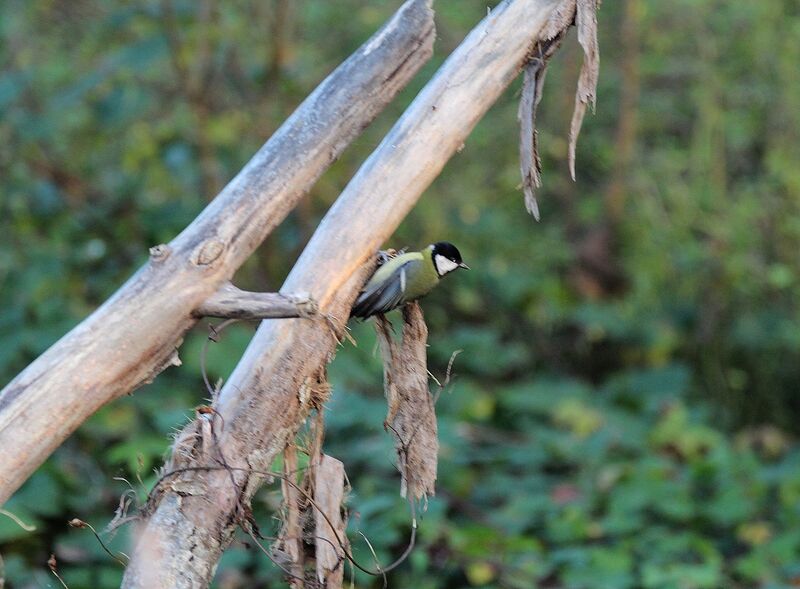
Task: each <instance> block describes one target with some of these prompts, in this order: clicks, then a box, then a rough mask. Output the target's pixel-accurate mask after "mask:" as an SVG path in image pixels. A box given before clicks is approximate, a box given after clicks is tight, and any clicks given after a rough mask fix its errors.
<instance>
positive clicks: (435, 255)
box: [350, 241, 469, 319]
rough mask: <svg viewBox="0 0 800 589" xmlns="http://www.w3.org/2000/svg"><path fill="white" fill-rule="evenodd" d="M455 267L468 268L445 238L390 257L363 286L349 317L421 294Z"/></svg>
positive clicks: (391, 306) (381, 310) (383, 310)
mask: <svg viewBox="0 0 800 589" xmlns="http://www.w3.org/2000/svg"><path fill="white" fill-rule="evenodd" d="M458 268H465V269H467V270H468V269H469V266H467V265H466V264H465V263H464V262H463V261H462V260H461V253H459V251H458V249H457V248H456V246H454V245H453V244H452V243H448V242H446V241H439V242H437V243H434V244H431V245H429V246H428V247H426V248H425V249H424V250H422V251H421V252H408V253H405V254H400V255H398V256H395V257H394V258H390V259H389V260H388V261H386V262H385V263H384V264H383V265H382V266H379V267H378V269H377V270H376V271H375V273H374V274H373V275H372V278H370V279H369V280H368V281H367V283H366V284H365V285H364V288H363V289H362V291H361V294H359V295H358V298H357V299H356V303H355V305H353V310H352V311H351V312H350V316H351V317H360V318H362V319H366V318H367V317H372V316H373V315H377V314H379V313H388V312H389V311H391V310H392V309H396V308H397V307H400V306H402V305H405V304H406V303H408V302H409V301H413V300H416V299H418V298H420V297H423V296H425V295H426V294H428V293H429V292H430V291H431V290H432V289H433V287H434V286H436V285H437V284H439V279H440V278H441V277H442V276H444V275H445V274H448V273H450V272H452V271H453V270H457V269H458Z"/></svg>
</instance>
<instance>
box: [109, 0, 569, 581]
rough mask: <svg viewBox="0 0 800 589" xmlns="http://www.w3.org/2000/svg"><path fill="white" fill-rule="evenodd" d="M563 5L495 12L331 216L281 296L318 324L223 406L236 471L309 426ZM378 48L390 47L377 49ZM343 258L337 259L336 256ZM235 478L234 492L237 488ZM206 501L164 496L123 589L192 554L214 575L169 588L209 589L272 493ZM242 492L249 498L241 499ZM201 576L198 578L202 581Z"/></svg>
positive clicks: (246, 489) (209, 481) (535, 2)
mask: <svg viewBox="0 0 800 589" xmlns="http://www.w3.org/2000/svg"><path fill="white" fill-rule="evenodd" d="M557 4H558V3H557V2H556V1H555V0H515V1H507V2H504V3H503V4H501V5H499V6H498V7H496V8H495V9H494V10H492V11H491V13H490V14H489V15H488V16H487V17H486V18H485V19H484V20H483V21H482V22H481V23H480V25H478V26H477V27H476V28H475V29H474V30H473V31H472V32H471V33H470V35H469V36H468V37H467V38H466V39H465V41H464V42H463V43H462V44H461V45H460V46H459V47H458V49H456V51H455V52H454V53H453V54H452V55H451V56H450V57H449V58H448V60H447V61H446V62H445V64H444V65H443V66H442V67H441V69H440V70H439V72H438V73H437V74H436V76H435V77H434V78H433V79H432V80H431V81H430V82H429V83H428V84H427V85H426V87H425V88H424V89H423V90H422V91H421V92H420V94H419V95H418V96H417V97H416V99H415V100H414V102H413V103H412V104H411V106H410V107H409V108H408V110H407V111H406V113H405V114H404V115H403V116H402V117H401V119H400V120H399V121H398V122H397V123H396V124H395V126H394V127H393V128H392V130H391V131H390V132H389V134H388V135H387V136H386V137H385V138H384V140H383V141H382V142H381V144H380V145H379V146H378V148H377V149H376V150H375V152H373V154H372V155H371V156H370V157H369V158H368V159H367V161H366V162H365V163H364V164H363V166H362V167H361V168H360V170H359V171H358V173H357V174H356V175H355V177H354V178H353V179H352V180H351V181H350V183H349V184H348V186H347V187H346V188H345V190H344V192H343V193H342V195H341V196H340V197H339V199H338V200H337V201H336V203H335V204H334V205H333V207H332V208H331V209H330V211H328V213H327V215H326V216H325V218H324V219H323V221H322V223H321V224H320V226H319V227H318V229H317V231H316V232H315V233H314V236H313V237H312V238H311V241H310V242H309V244H308V246H307V247H306V249H305V251H304V252H303V254H302V255H301V257H300V259H299V260H298V262H297V264H296V265H295V267H294V268H293V269H292V271H291V273H290V274H289V276H288V278H287V279H286V282H285V283H284V285H283V288H282V289H281V292H284V293H297V292H308V293H309V295H310V296H311V297H312V298H313V299H314V300H315V301H316V302H317V303H318V304H319V310H320V312H319V315H318V316H317V317H315V318H313V319H286V320H280V321H278V320H266V321H263V322H262V324H261V326H260V327H259V329H258V331H257V333H256V335H255V337H254V338H253V340H252V341H251V343H250V345H249V347H248V348H247V350H246V351H245V354H244V356H243V357H242V359H241V361H240V362H239V364H238V366H237V367H236V369H235V370H234V372H233V374H232V375H231V376H230V378H229V379H228V381H227V383H226V384H225V386H224V387H223V389H222V391H221V392H220V394H219V397H218V399H217V400H216V402H215V405H214V409H215V411H216V412H217V413H218V414H219V415H220V416H222V417H223V418H224V423H225V429H224V431H222V432H220V434H219V447H220V451H221V453H222V454H223V455H224V456H225V457H227V459H228V461H229V462H230V463H231V465H235V466H237V467H241V468H245V469H246V468H248V467H249V468H251V469H257V470H268V469H269V466H270V464H271V462H272V459H273V458H274V457H275V456H276V455H277V454H278V453H279V452H281V451H282V450H283V448H284V447H285V446H286V444H287V442H288V441H289V440H290V439H291V437H292V436H294V435H295V433H296V431H297V429H298V427H299V426H300V424H301V423H302V422H303V420H304V419H305V418H306V416H307V415H308V412H309V411H310V409H311V407H312V404H311V398H312V397H313V396H314V395H312V394H311V392H312V391H313V390H314V387H319V375H320V372H321V368H322V367H324V365H325V364H326V363H327V362H329V361H330V360H331V358H332V356H333V353H334V351H335V348H336V345H337V343H338V341H339V339H340V334H341V333H342V330H343V328H344V324H345V323H346V321H347V318H348V316H349V313H350V309H351V307H352V304H353V301H354V300H355V297H356V295H357V293H358V290H359V289H360V287H361V286H362V284H363V282H364V280H365V279H366V277H367V276H368V275H369V273H370V271H371V270H372V269H373V259H374V255H375V252H376V251H377V249H378V247H379V245H380V244H381V243H382V242H383V241H384V240H385V239H387V238H388V237H389V236H390V235H391V233H392V232H393V231H394V229H395V228H396V227H397V226H398V225H399V223H400V222H401V221H402V219H403V218H404V217H405V216H406V214H407V213H408V212H409V210H410V209H411V207H412V206H413V205H414V204H415V203H416V201H417V200H418V199H419V197H420V195H421V194H422V192H423V191H424V190H425V189H426V188H427V187H428V185H429V184H430V183H431V182H432V181H433V180H434V178H435V177H436V176H437V175H438V173H439V172H440V171H441V169H442V167H443V166H444V164H445V163H446V162H447V160H448V159H449V158H450V157H451V156H452V155H453V154H455V153H456V151H457V150H459V149H460V148H461V147H462V145H463V143H464V141H465V140H466V138H467V136H468V135H469V133H470V132H471V131H472V129H473V127H474V126H475V125H476V124H477V122H478V121H479V120H480V118H481V117H482V116H483V115H484V113H485V112H486V111H487V110H488V109H489V107H490V106H491V105H492V104H493V103H494V102H495V101H496V100H497V98H498V97H499V96H500V94H501V93H502V92H503V90H504V89H505V88H506V87H507V86H508V85H509V84H510V83H511V81H512V80H513V79H514V78H515V77H516V76H517V74H518V73H519V71H520V69H521V67H522V66H523V64H524V63H525V60H526V56H527V55H529V54H530V52H531V50H532V48H533V46H534V44H535V43H536V42H537V41H538V40H539V39H540V34H541V31H542V29H543V28H544V26H545V24H546V23H547V20H548V18H549V16H550V14H551V12H552V10H553V9H554V8H555V7H556V6H557ZM379 40H380V36H378V37H377V38H376V41H379ZM333 251H335V252H336V256H335V257H334V256H331V254H330V253H331V252H333ZM231 476H233V478H234V480H235V484H233V483H232V481H231ZM192 477H193V478H196V479H197V481H198V482H200V481H202V485H200V486H202V487H203V488H204V489H205V492H204V493H203V495H202V496H191V495H190V496H185V497H179V496H176V493H174V492H173V491H170V490H166V491H165V494H164V496H163V497H162V499H161V501H160V503H159V504H158V507H157V509H156V511H155V513H154V514H153V515H152V517H151V518H150V520H149V521H148V522H147V525H146V528H145V531H144V533H143V535H142V537H141V540H140V542H139V544H138V547H137V548H136V550H135V551H134V553H133V555H132V560H131V563H130V565H129V568H128V571H127V572H126V576H125V580H124V582H123V586H124V587H126V588H128V589H131V588H134V587H148V588H152V587H166V585H161V584H156V585H148V584H143V583H142V582H141V574H142V571H144V570H145V569H148V570H152V571H161V572H162V574H163V576H164V577H165V578H173V577H175V576H176V575H177V574H178V572H177V571H178V570H179V569H180V567H182V566H184V559H183V557H181V558H173V557H172V556H171V555H170V554H163V555H162V556H161V557H159V558H152V557H151V556H150V555H149V554H148V550H149V549H150V547H151V546H152V545H154V544H158V543H161V544H162V545H165V546H170V545H172V543H175V544H176V545H178V546H181V547H183V546H185V544H186V542H187V538H191V541H189V544H192V543H193V544H194V546H195V547H196V548H195V550H196V553H197V555H198V558H201V559H205V560H206V564H205V567H202V568H200V567H199V565H195V568H194V569H193V573H192V575H193V576H191V577H188V578H182V579H181V582H180V583H178V584H176V585H169V586H170V587H179V588H180V587H206V586H208V584H209V583H210V581H211V577H212V574H213V570H214V568H215V567H216V562H217V560H218V559H219V557H220V555H221V552H222V549H223V548H224V546H225V545H226V544H227V543H228V542H229V540H230V537H231V534H232V531H233V529H234V528H235V525H236V522H237V513H238V512H239V510H240V507H241V505H242V503H243V502H244V503H246V502H248V501H249V499H250V498H251V497H252V494H253V493H254V492H255V490H256V489H257V488H258V486H259V484H260V483H261V481H262V475H257V474H256V473H253V472H246V471H244V470H237V471H232V472H228V471H219V470H215V471H205V470H203V471H195V472H193V473H192ZM241 489H243V491H241V492H240V490H241ZM194 571H196V572H194Z"/></svg>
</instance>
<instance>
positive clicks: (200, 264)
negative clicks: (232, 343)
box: [0, 0, 434, 505]
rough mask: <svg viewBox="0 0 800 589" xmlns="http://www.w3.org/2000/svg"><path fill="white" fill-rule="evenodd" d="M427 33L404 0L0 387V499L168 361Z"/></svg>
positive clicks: (390, 90) (397, 78) (424, 15)
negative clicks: (132, 266) (171, 234)
mask: <svg viewBox="0 0 800 589" xmlns="http://www.w3.org/2000/svg"><path fill="white" fill-rule="evenodd" d="M433 39H434V30H433V17H432V12H431V10H430V6H429V2H428V0H409V1H408V2H406V3H405V4H404V5H403V7H402V8H401V9H400V10H399V11H398V12H397V14H396V15H395V16H394V17H393V18H392V19H391V20H390V21H389V22H388V23H387V24H386V25H385V26H384V27H383V28H382V29H381V30H379V31H378V32H377V33H376V34H375V35H373V37H372V38H371V39H369V40H368V41H367V42H366V43H365V44H364V45H363V46H362V47H361V48H360V49H359V50H358V51H356V52H355V53H354V54H353V55H352V56H351V57H350V58H349V59H348V60H347V61H345V62H344V63H343V64H342V65H340V66H339V67H338V68H337V69H336V70H335V71H334V72H333V73H332V74H331V75H329V76H328V77H327V78H326V79H325V81H324V82H322V84H320V86H318V87H317V89H316V90H315V91H314V92H313V93H312V94H311V95H310V96H309V97H308V98H307V99H306V100H305V101H304V102H303V103H302V104H301V105H300V106H299V107H298V108H297V110H296V111H295V112H294V114H292V116H291V117H289V119H287V120H286V122H285V123H284V124H283V125H282V126H281V128H280V129H278V131H276V132H275V134H274V135H273V136H272V138H270V140H269V141H268V142H267V143H266V144H265V145H264V146H263V147H262V148H261V149H260V150H259V151H258V153H256V155H255V156H254V157H253V159H251V160H250V162H249V163H248V164H247V165H246V166H245V167H244V169H243V170H242V171H241V172H240V173H239V174H238V175H237V176H236V177H235V178H234V179H233V180H232V181H231V182H230V183H229V184H228V185H227V186H226V187H225V188H224V189H223V191H222V192H221V193H220V194H219V196H217V197H216V198H215V199H214V200H213V201H212V202H211V203H210V204H209V205H208V207H206V209H205V210H204V211H203V212H202V213H201V214H200V215H199V216H198V217H197V218H196V219H195V220H194V222H192V224H191V225H189V226H188V227H187V228H186V229H185V230H184V231H183V232H182V233H181V234H180V235H178V237H176V238H175V239H174V240H173V241H172V242H170V243H169V244H168V245H160V246H156V247H155V248H153V249H152V250H151V258H150V261H149V262H148V263H147V264H146V265H145V266H144V267H143V268H141V269H140V270H139V271H138V272H137V273H136V274H135V275H134V276H133V277H132V278H130V279H129V280H128V282H127V283H126V284H125V285H124V286H122V287H121V288H120V289H119V290H118V291H117V292H116V294H114V295H113V296H112V297H111V298H110V299H109V300H108V301H106V302H105V303H104V304H103V305H102V306H101V307H100V308H99V309H97V310H96V311H95V312H94V313H93V314H92V315H91V316H89V317H88V318H87V319H85V320H84V321H83V322H82V323H80V324H79V325H78V326H77V327H75V328H74V329H73V330H72V331H70V332H69V333H68V334H67V335H65V336H64V337H63V338H61V340H59V341H58V342H57V343H55V344H54V345H53V346H52V347H51V348H50V349H49V350H47V351H46V352H45V353H44V354H42V355H41V356H40V357H39V358H38V359H37V360H35V361H34V362H33V363H32V364H31V365H30V366H28V367H27V368H26V369H25V370H24V371H23V372H22V373H21V374H19V375H18V376H17V377H16V378H15V379H14V380H13V381H11V383H9V384H8V385H7V386H6V387H5V388H4V389H3V390H2V391H1V392H0V448H2V452H0V505H2V504H3V503H4V502H5V501H6V500H7V499H8V498H9V496H10V495H11V494H12V493H13V492H14V491H15V490H16V489H17V488H19V486H20V485H21V484H22V483H23V482H25V480H26V479H27V478H28V477H29V476H30V475H31V473H32V472H33V471H34V470H35V469H36V467H38V466H39V465H40V464H41V463H42V462H43V461H44V460H45V458H47V457H48V456H49V455H50V454H51V453H52V452H53V450H55V449H56V448H57V447H58V445H59V444H61V442H63V441H64V439H66V437H67V436H69V434H71V433H72V432H73V431H74V430H75V429H76V428H77V427H78V426H79V425H80V424H81V423H83V421H84V420H85V419H86V418H87V417H89V416H90V415H91V414H92V413H94V412H95V411H96V410H97V409H99V408H100V407H101V406H103V405H104V404H105V403H107V402H109V401H111V400H112V399H115V398H117V397H119V396H121V395H124V394H126V393H130V392H131V391H133V390H134V389H136V388H137V387H138V386H140V385H142V384H144V383H146V382H150V381H151V380H152V379H153V378H154V377H155V376H156V375H157V374H158V373H159V372H160V371H161V370H163V369H164V368H165V367H167V366H169V365H170V364H175V363H176V362H175V359H176V358H177V356H176V352H175V350H176V349H177V347H178V346H179V345H180V343H181V341H182V338H183V334H184V333H185V332H186V330H188V329H189V328H190V327H191V326H192V325H193V324H194V323H195V321H196V316H195V315H194V311H195V310H196V309H197V308H198V307H200V306H201V305H202V304H203V303H204V302H205V301H206V300H208V299H209V297H210V296H212V295H213V294H214V293H215V292H216V291H217V290H218V289H219V288H220V286H222V284H224V283H225V282H226V281H228V280H230V278H231V276H233V274H234V272H235V271H236V269H237V268H238V267H239V266H240V265H241V264H242V263H243V262H244V261H245V260H246V259H247V258H248V256H250V254H251V253H253V251H254V250H255V249H256V247H257V246H258V245H259V244H260V243H261V242H262V241H263V240H264V238H265V237H266V236H267V235H268V234H269V233H270V232H271V231H272V230H273V229H274V228H275V227H276V226H277V225H278V224H279V223H280V222H281V221H282V220H283V219H284V218H285V217H286V215H287V214H288V213H289V212H290V211H291V210H292V209H293V208H294V207H295V205H297V203H298V202H299V201H300V199H301V197H303V196H304V195H305V194H306V193H307V191H308V190H309V188H310V187H311V186H312V185H313V184H314V182H315V181H316V180H317V178H319V176H320V175H321V174H322V172H323V171H325V169H327V168H328V166H329V165H330V164H331V163H332V162H333V161H334V160H335V159H336V158H337V157H338V156H339V154H340V153H341V152H342V151H343V150H344V148H345V147H346V146H347V145H348V144H349V143H350V142H351V141H352V140H353V139H354V138H355V137H356V136H357V135H358V134H359V133H360V132H361V130H362V129H363V128H364V127H366V126H367V125H368V124H369V123H370V122H371V121H372V119H373V118H374V117H375V116H376V115H377V114H378V113H379V112H380V111H381V110H382V109H383V107H385V106H386V105H387V104H388V103H389V102H390V101H391V100H392V98H394V96H395V95H396V94H397V92H398V91H399V90H400V89H401V88H402V87H403V86H405V84H406V83H407V82H408V81H409V80H410V79H411V77H412V76H413V75H414V74H415V73H416V72H417V71H418V70H419V68H420V67H421V66H422V65H423V64H424V63H425V62H426V61H427V59H428V58H429V57H430V55H431V53H432V46H433ZM284 292H285V294H287V295H291V294H292V293H293V292H301V291H292V292H290V291H288V290H287V291H284Z"/></svg>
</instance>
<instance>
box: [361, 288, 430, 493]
mask: <svg viewBox="0 0 800 589" xmlns="http://www.w3.org/2000/svg"><path fill="white" fill-rule="evenodd" d="M375 330H376V331H377V332H378V341H379V342H380V345H381V354H382V355H383V381H384V389H385V391H386V399H387V401H388V402H389V411H388V414H387V416H386V422H385V425H386V428H387V429H389V430H391V432H392V434H393V435H394V438H395V448H396V449H397V459H398V467H399V469H400V475H401V477H402V482H401V486H400V495H401V496H403V497H406V496H407V495H408V496H410V497H411V498H412V499H415V500H424V499H425V498H426V497H428V496H429V495H434V494H435V492H436V487H435V483H436V466H437V458H438V454H439V439H438V437H437V436H438V429H437V425H436V413H435V411H434V407H433V398H432V397H431V393H430V390H429V389H428V361H427V345H428V327H427V326H426V325H425V318H424V317H423V316H422V309H421V308H420V306H419V303H416V302H413V303H409V304H407V305H406V306H405V307H403V323H402V336H401V339H400V341H396V339H395V338H394V337H393V336H392V324H391V323H389V320H388V319H386V317H384V316H383V315H379V316H377V317H376V318H375Z"/></svg>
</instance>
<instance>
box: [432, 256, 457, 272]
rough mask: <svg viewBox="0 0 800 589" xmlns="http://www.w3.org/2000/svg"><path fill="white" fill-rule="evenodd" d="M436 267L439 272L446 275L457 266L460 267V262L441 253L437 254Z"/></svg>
mask: <svg viewBox="0 0 800 589" xmlns="http://www.w3.org/2000/svg"><path fill="white" fill-rule="evenodd" d="M435 262H436V269H437V270H439V274H441V275H445V274H447V273H448V272H452V271H453V270H455V269H456V268H458V264H456V263H455V262H454V261H453V260H448V259H447V258H445V257H444V256H443V255H441V254H436V260H435Z"/></svg>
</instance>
